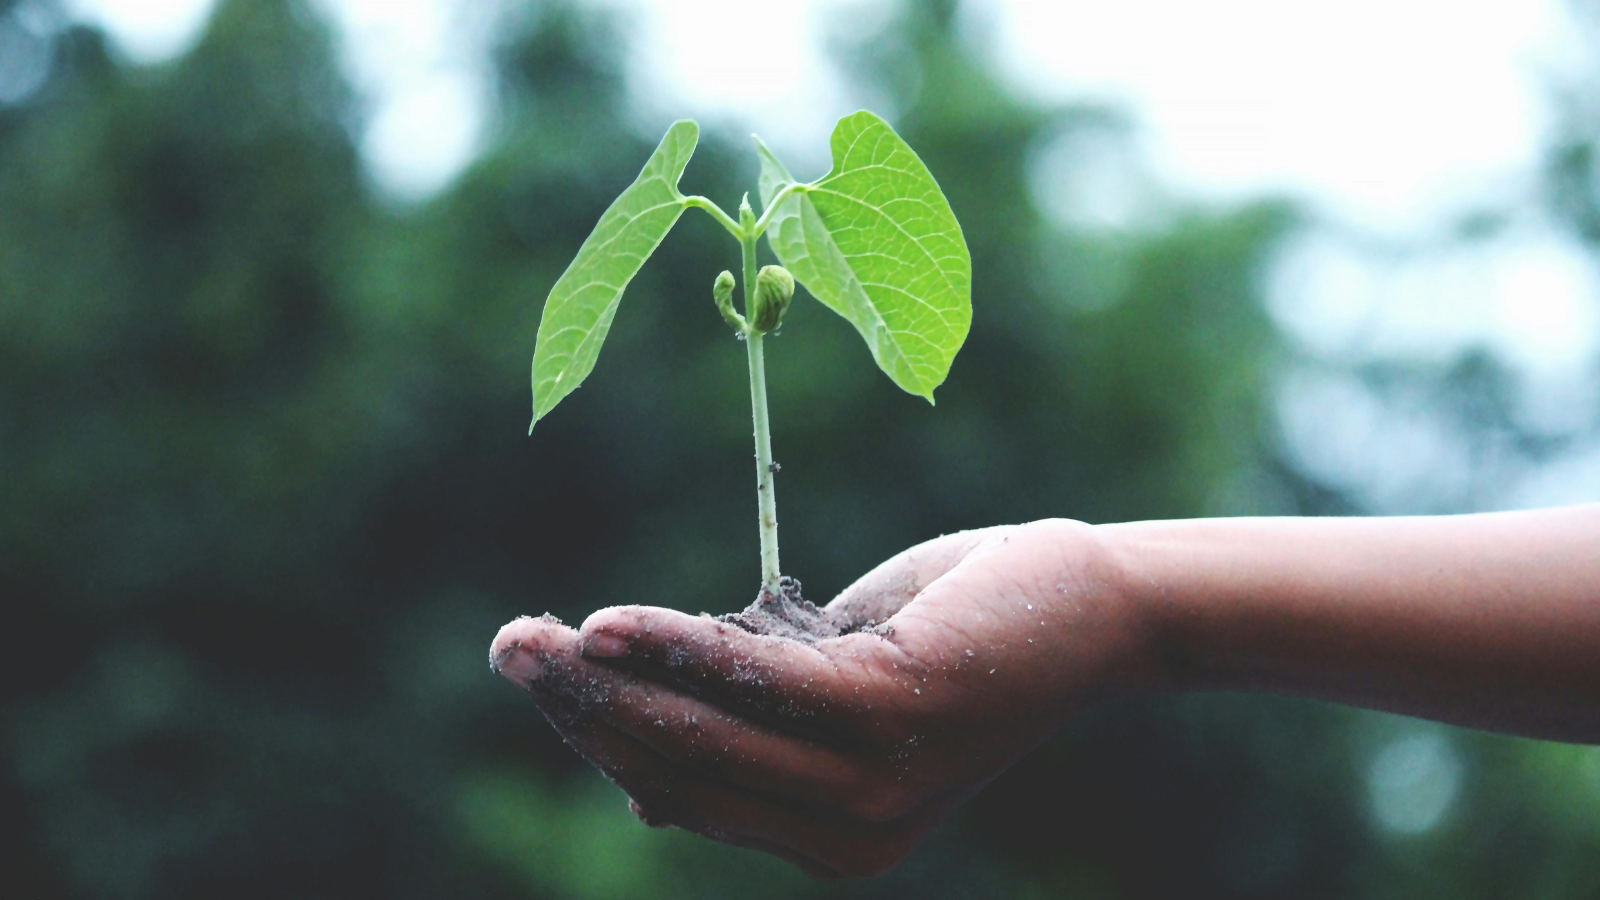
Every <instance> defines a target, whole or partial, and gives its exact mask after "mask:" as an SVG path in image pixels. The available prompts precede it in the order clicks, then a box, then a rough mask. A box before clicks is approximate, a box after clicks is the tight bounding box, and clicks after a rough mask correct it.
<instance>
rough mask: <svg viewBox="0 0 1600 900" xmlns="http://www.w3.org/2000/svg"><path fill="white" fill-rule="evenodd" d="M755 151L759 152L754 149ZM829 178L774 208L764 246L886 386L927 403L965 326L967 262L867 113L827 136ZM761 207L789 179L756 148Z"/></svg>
mask: <svg viewBox="0 0 1600 900" xmlns="http://www.w3.org/2000/svg"><path fill="white" fill-rule="evenodd" d="M758 144H759V142H758ZM831 146H832V149H833V170H832V171H831V172H829V173H828V174H827V175H825V176H823V177H822V178H821V179H819V180H817V181H815V182H812V183H811V184H810V185H808V186H806V188H805V190H804V191H801V192H796V193H795V194H792V195H790V196H789V197H787V198H786V199H783V200H781V201H779V204H778V208H777V209H776V210H775V211H774V212H773V213H772V221H771V224H770V225H769V226H768V232H767V243H768V244H769V245H770V246H771V247H772V250H773V252H774V253H776V254H777V256H778V259H780V260H782V261H783V264H784V265H785V266H787V267H788V268H789V270H790V271H791V272H792V273H793V274H794V276H795V278H797V279H799V281H800V283H801V284H803V285H805V287H806V290H808V291H810V292H811V294H812V296H814V297H816V298H817V299H818V300H820V301H822V302H823V303H824V304H825V305H827V307H828V308H829V309H832V310H833V311H834V312H836V313H838V314H839V315H841V316H844V317H845V319H847V320H848V321H849V322H850V324H852V325H854V326H855V327H856V330H857V331H859V332H860V333H861V337H862V338H863V339H864V340H866V342H867V346H868V347H869V348H871V350H872V358H873V359H874V360H876V361H877V363H878V368H880V369H882V370H883V371H884V373H885V374H887V375H888V376H889V377H890V378H891V379H893V380H894V383H895V384H898V385H900V387H902V388H904V389H905V390H906V391H909V392H910V393H913V394H916V395H917V396H919V397H925V398H927V400H928V402H929V403H932V402H933V389H934V388H936V387H938V386H939V385H940V384H941V383H943V381H944V379H945V376H946V375H948V374H949V372H950V364H951V362H952V361H953V360H954V359H955V355H956V351H958V350H960V349H961V344H962V342H963V341H965V340H966V338H967V329H968V327H969V326H970V324H971V322H972V260H971V257H970V256H969V254H968V252H967V244H966V240H965V239H964V238H963V237H962V234H961V226H960V224H958V223H957V222H956V217H955V213H953V212H952V211H951V209H950V202H949V201H948V200H946V199H945V196H944V193H943V192H942V191H940V190H939V185H938V183H937V182H935V181H934V180H933V175H932V174H931V173H930V172H929V171H928V167H927V166H925V165H923V163H922V160H921V159H919V158H918V157H917V154H916V153H914V152H913V151H912V150H911V147H910V146H908V145H907V144H906V142H905V141H903V140H901V138H900V136H899V135H897V134H895V133H894V129H892V128H890V127H889V125H888V123H887V122H884V121H883V120H882V119H880V118H878V117H877V116H875V115H873V114H872V113H869V112H865V111H863V112H858V113H855V114H854V115H850V116H846V117H845V118H843V119H840V120H839V124H838V125H837V126H835V127H834V130H833V139H832V141H831ZM759 149H760V152H761V201H762V203H763V204H769V205H770V204H771V203H772V202H773V200H774V199H775V198H776V197H777V196H778V193H779V191H780V190H781V189H782V188H783V187H784V186H785V185H788V184H792V183H794V178H793V176H791V175H790V174H789V172H788V170H787V169H785V168H784V166H783V163H781V162H779V161H778V159H777V157H775V156H773V155H772V152H771V151H770V150H768V149H767V148H766V146H765V145H764V144H762V145H759Z"/></svg>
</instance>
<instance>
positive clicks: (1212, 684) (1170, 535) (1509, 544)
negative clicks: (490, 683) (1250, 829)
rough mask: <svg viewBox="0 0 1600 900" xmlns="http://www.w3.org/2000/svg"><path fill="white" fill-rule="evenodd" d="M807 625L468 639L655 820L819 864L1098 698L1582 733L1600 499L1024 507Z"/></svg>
mask: <svg viewBox="0 0 1600 900" xmlns="http://www.w3.org/2000/svg"><path fill="white" fill-rule="evenodd" d="M829 606H830V608H833V609H836V610H838V611H840V612H842V613H843V614H845V616H846V617H847V618H848V619H849V620H850V621H853V622H877V621H882V620H884V619H887V624H888V626H889V628H888V629H887V633H886V634H883V635H879V634H875V633H865V632H862V633H856V634H849V635H845V636H843V637H839V638H834V639H830V640H824V641H821V642H819V643H817V644H815V645H810V644H803V643H799V642H796V641H791V640H785V639H780V638H773V637H767V636H758V635H751V634H747V633H745V632H743V631H741V630H739V629H738V628H735V627H733V626H729V625H724V624H722V623H718V622H716V621H714V620H712V619H710V618H705V617H695V616H688V615H684V614H682V613H678V612H674V611H672V610H666V609H660V608H655V607H645V606H618V607H611V608H609V609H603V610H600V611H598V612H596V613H594V614H593V615H591V616H590V617H589V618H588V620H587V621H585V622H584V623H583V625H582V627H581V628H579V629H577V630H574V629H571V628H568V627H565V626H563V625H561V624H560V623H559V622H556V621H554V620H552V619H526V618H524V619H518V620H516V621H514V622H512V623H510V624H508V625H506V626H505V628H503V629H501V631H500V634H499V635H498V636H497V637H496V638H495V641H494V644H493V645H492V647H491V660H492V662H493V663H494V665H495V668H496V670H497V671H499V672H500V673H501V674H502V675H504V676H505V677H506V678H508V679H510V680H511V681H512V682H513V683H514V684H516V685H518V686H519V687H522V688H524V689H525V690H526V691H527V692H528V693H529V694H530V695H531V696H532V697H533V698H534V700H535V701H536V702H537V703H538V704H539V706H540V708H541V709H542V710H543V711H544V712H545V714H546V715H547V716H548V717H549V719H550V721H551V722H552V724H554V725H555V727H556V728H557V729H559V730H560V731H561V733H562V734H563V735H564V736H565V737H566V738H567V739H568V741H569V742H571V743H572V745H573V746H574V747H576V748H577V749H578V750H579V751H580V752H582V753H583V754H584V755H585V756H587V757H588V758H589V759H590V760H591V761H593V762H594V763H595V764H596V765H597V766H599V767H600V768H601V769H602V770H603V771H604V772H605V773H606V775H607V776H608V777H610V778H611V779H612V780H613V781H614V782H616V783H617V784H618V785H619V786H620V787H622V789H623V790H624V791H626V792H627V793H628V795H629V797H630V798H631V805H632V808H633V809H634V811H635V813H636V814H638V815H639V817H640V818H641V819H643V820H644V821H645V822H646V823H648V824H652V825H672V826H677V827H681V828H685V829H688V830H690V831H694V832H696V833H699V834H703V835H706V836H708V837H712V838H715V839H717V840H721V841H725V842H728V843H732V844H736V845H739V846H746V847H753V848H756V849H760V850H764V851H766V852H769V853H773V854H776V855H778V856H781V857H783V858H785V859H788V860H790V861H792V862H794V863H795V864H797V865H799V866H801V867H802V868H804V869H806V870H807V871H809V872H811V873H812V874H815V875H818V876H824V877H841V876H846V877H848V876H866V875H874V874H878V873H881V872H884V871H886V870H888V869H889V868H891V867H892V866H894V865H895V864H896V863H897V862H899V861H900V860H901V859H902V858H903V857H904V856H905V855H906V854H907V853H908V852H910V850H911V849H912V848H913V847H914V846H916V844H917V842H918V841H919V840H920V839H921V838H922V837H923V836H924V835H925V834H926V833H927V832H928V831H929V830H930V829H932V828H933V827H934V826H935V825H936V824H938V823H939V822H940V821H941V820H942V819H944V818H945V817H946V816H947V815H949V813H950V812H951V811H952V810H953V809H954V808H955V807H956V806H957V805H959V804H960V803H961V802H962V801H963V800H965V799H966V798H968V797H970V796H971V795H972V794H973V793H974V792H976V791H977V790H979V789H980V788H981V787H982V786H983V785H984V784H985V783H987V782H988V781H989V779H991V778H993V777H994V776H995V775H997V774H998V773H999V772H1001V771H1002V770H1003V769H1005V768H1006V767H1007V766H1009V765H1010V764H1011V763H1013V762H1015V761H1016V760H1017V759H1018V758H1020V757H1021V756H1022V755H1023V754H1025V753H1027V752H1028V751H1029V750H1031V749H1032V748H1033V747H1035V746H1037V745H1038V744H1039V743H1040V742H1041V741H1043V740H1044V739H1045V738H1046V737H1048V736H1049V735H1050V734H1051V733H1052V732H1053V731H1055V730H1056V728H1058V727H1059V726H1060V725H1061V724H1062V722H1064V721H1065V720H1066V719H1067V718H1068V717H1069V716H1071V715H1072V714H1073V713H1074V712H1075V711H1076V710H1078V709H1080V708H1082V707H1083V706H1084V705H1085V704H1087V703H1091V702H1094V701H1096V700H1098V699H1102V698H1105V697H1108V696H1116V695H1120V694H1128V693H1142V692H1157V691H1190V690H1248V691H1261V692H1272V693H1281V694H1292V695H1297V696H1305V697H1316V698H1321V699H1325V700H1332V701H1336V702H1342V703H1348V704H1352V705H1358V706H1365V707H1370V708H1375V709H1385V710H1391V711H1396V712H1402V713H1408V714H1411V715H1418V716H1425V717H1428V718H1433V719H1438V720H1440V721H1445V722H1451V723H1455V724H1460V725H1468V726H1473V727H1480V728H1488V729H1494V730H1498V731H1502V732H1506V733H1510V734H1520V735H1528V736H1533V737H1541V738H1547V739H1553V740H1563V741H1573V742H1583V743H1600V505H1597V506H1582V507H1572V508H1567V509H1555V510H1543V511H1533V512H1518V513H1498V514H1487V515H1473V516H1441V517H1416V518H1383V519H1379V518H1372V519H1207V520H1191V521H1171V522H1137V523H1127V524H1118V525H1102V526H1089V525H1085V524H1083V523H1080V522H1070V521H1065V520H1048V521H1043V522H1034V523H1030V524H1027V525H1017V526H1002V527H998V528H988V529H982V530H978V531H969V532H962V533H960V534H954V535H947V536H945V537H941V538H938V539H936V540H933V541H929V542H927V543H925V544H921V545H918V546H916V547H913V548H911V549H910V550H907V551H905V552H904V553H901V554H900V555H898V556H896V557H894V558H893V559H890V560H889V561H888V562H885V563H884V564H882V565H880V566H879V567H878V568H876V569H874V570H873V571H871V572H869V573H867V575H865V576H863V577H862V578H861V579H860V580H859V581H857V582H856V583H855V584H854V585H852V586H851V587H850V588H848V589H847V590H846V591H845V592H844V593H843V594H841V595H840V596H839V597H838V598H837V599H836V600H834V601H833V603H831V604H829Z"/></svg>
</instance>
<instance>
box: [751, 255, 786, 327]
mask: <svg viewBox="0 0 1600 900" xmlns="http://www.w3.org/2000/svg"><path fill="white" fill-rule="evenodd" d="M793 297H794V276H792V275H790V274H789V270H788V269H785V268H784V267H783V266H762V267H761V271H760V272H759V273H757V275H756V291H755V296H754V297H752V298H751V301H752V302H751V304H750V309H749V313H750V325H751V327H753V328H755V330H757V331H762V332H766V331H776V330H777V328H778V326H779V325H780V324H781V323H782V322H783V314H784V313H786V312H788V311H789V301H790V299H792V298H793Z"/></svg>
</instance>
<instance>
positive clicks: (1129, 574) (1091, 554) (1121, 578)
mask: <svg viewBox="0 0 1600 900" xmlns="http://www.w3.org/2000/svg"><path fill="white" fill-rule="evenodd" d="M1022 528H1023V529H1024V532H1023V534H1025V535H1026V537H1025V538H1024V540H1028V541H1029V542H1030V543H1032V542H1033V541H1038V542H1039V544H1035V546H1040V545H1042V546H1044V547H1047V548H1049V556H1048V558H1049V563H1048V565H1046V566H1045V567H1044V568H1043V570H1042V571H1041V572H1039V576H1040V577H1039V584H1038V587H1037V589H1036V594H1037V595H1038V596H1043V597H1046V598H1047V599H1046V602H1047V604H1048V606H1047V607H1044V608H1048V609H1051V610H1053V612H1054V614H1053V615H1050V616H1046V617H1044V619H1043V620H1041V621H1040V622H1039V624H1040V625H1045V624H1046V622H1047V621H1048V622H1049V626H1050V627H1049V631H1050V632H1051V633H1052V635H1053V639H1051V640H1050V641H1049V643H1050V644H1051V645H1052V647H1051V650H1052V657H1053V658H1054V659H1057V660H1062V661H1064V662H1063V663H1062V664H1061V665H1059V666H1055V667H1056V668H1059V669H1060V671H1061V672H1062V674H1063V675H1064V679H1063V683H1061V684H1059V685H1057V686H1056V687H1057V688H1058V689H1059V691H1058V693H1059V695H1060V696H1061V697H1062V698H1063V700H1064V701H1065V702H1066V703H1067V705H1068V706H1069V707H1073V706H1076V705H1078V704H1079V703H1081V701H1082V700H1084V699H1092V698H1094V697H1115V696H1124V695H1128V694H1142V693H1149V692H1153V691H1166V690H1173V689H1176V688H1177V687H1178V686H1179V683H1180V682H1179V680H1178V679H1177V678H1176V677H1175V674H1174V673H1175V671H1176V670H1177V667H1175V666H1174V665H1173V664H1172V659H1171V653H1170V649H1169V647H1168V640H1169V638H1168V636H1167V624H1166V619H1167V617H1168V614H1169V609H1168V607H1169V606H1170V600H1169V598H1167V597H1166V596H1165V592H1164V591H1163V590H1162V589H1161V588H1160V587H1159V586H1158V585H1157V584H1156V583H1155V581H1154V580H1153V579H1152V577H1151V570H1150V567H1149V566H1148V564H1147V563H1146V561H1145V559H1144V558H1143V557H1142V555H1141V553H1142V548H1141V547H1140V546H1139V544H1138V543H1137V542H1135V541H1131V540H1129V539H1127V537H1125V536H1124V535H1123V534H1122V533H1120V532H1118V531H1117V530H1115V529H1113V528H1109V527H1108V526H1104V525H1099V526H1096V525H1087V524H1085V523H1083V522H1076V521H1071V520H1067V519H1046V520H1042V521H1038V522H1032V523H1029V524H1027V525H1025V526H1022Z"/></svg>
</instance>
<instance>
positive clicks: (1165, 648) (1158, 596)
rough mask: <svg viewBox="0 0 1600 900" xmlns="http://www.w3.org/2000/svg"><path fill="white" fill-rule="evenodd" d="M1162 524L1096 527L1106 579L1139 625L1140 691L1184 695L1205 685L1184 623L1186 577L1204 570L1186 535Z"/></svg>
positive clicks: (1137, 669) (1186, 618)
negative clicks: (1188, 544) (1185, 692)
mask: <svg viewBox="0 0 1600 900" xmlns="http://www.w3.org/2000/svg"><path fill="white" fill-rule="evenodd" d="M1166 524H1167V523H1163V522H1129V523H1118V524H1112V525H1097V526H1094V530H1095V532H1096V535H1095V537H1096V541H1097V543H1099V544H1100V545H1101V547H1102V548H1103V549H1102V553H1103V555H1104V557H1105V560H1106V561H1105V570H1106V573H1107V575H1106V579H1107V582H1108V583H1109V584H1111V585H1112V586H1113V589H1114V590H1115V591H1116V593H1117V595H1118V597H1119V601H1120V602H1121V603H1122V604H1124V605H1125V606H1126V607H1127V609H1128V615H1129V616H1130V617H1131V618H1132V619H1133V620H1134V621H1135V622H1136V623H1137V626H1136V628H1135V630H1134V633H1135V634H1136V635H1137V645H1136V647H1134V648H1133V649H1132V651H1131V652H1132V654H1133V655H1134V656H1135V658H1136V659H1137V661H1138V662H1137V665H1136V666H1135V667H1134V668H1133V670H1132V671H1134V672H1136V673H1137V677H1138V683H1137V684H1136V685H1134V687H1135V688H1136V689H1144V690H1148V691H1185V690H1193V689H1196V688H1198V687H1200V686H1202V684H1204V683H1205V681H1206V678H1205V676H1204V673H1203V671H1202V667H1201V666H1200V665H1199V664H1198V662H1197V659H1196V656H1195V654H1194V653H1193V652H1192V649H1191V642H1190V640H1189V637H1188V629H1187V628H1186V627H1185V623H1186V622H1188V621H1189V618H1190V617H1189V616H1188V615H1187V614H1186V612H1185V604H1186V603H1187V599H1188V598H1189V597H1190V596H1191V595H1192V593H1193V592H1192V591H1191V590H1190V589H1189V588H1188V586H1187V585H1186V584H1185V582H1184V579H1185V578H1192V577H1193V576H1194V574H1195V573H1196V572H1198V571H1200V570H1201V568H1202V566H1200V565H1199V564H1198V563H1199V561H1198V560H1197V559H1195V555H1196V552H1197V551H1196V549H1195V548H1193V547H1190V546H1187V544H1186V543H1185V541H1184V539H1183V536H1182V534H1181V532H1179V531H1177V530H1174V529H1168V528H1164V527H1162V526H1164V525H1166Z"/></svg>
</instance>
